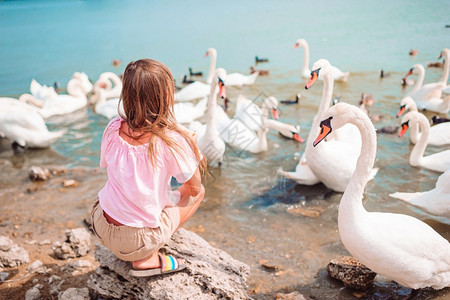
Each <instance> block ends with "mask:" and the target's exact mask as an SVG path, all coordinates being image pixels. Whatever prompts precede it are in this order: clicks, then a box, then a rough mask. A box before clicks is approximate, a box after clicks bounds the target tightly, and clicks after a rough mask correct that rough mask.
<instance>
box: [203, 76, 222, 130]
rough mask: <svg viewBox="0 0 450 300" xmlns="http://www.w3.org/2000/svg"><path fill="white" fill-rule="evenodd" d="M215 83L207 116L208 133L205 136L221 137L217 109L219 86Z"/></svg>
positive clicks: (210, 95)
mask: <svg viewBox="0 0 450 300" xmlns="http://www.w3.org/2000/svg"><path fill="white" fill-rule="evenodd" d="M215 82H216V81H214V82H213V83H212V84H211V90H210V92H209V97H208V113H207V116H206V133H205V135H219V132H218V131H217V127H216V115H217V112H216V109H217V93H218V86H217V83H215Z"/></svg>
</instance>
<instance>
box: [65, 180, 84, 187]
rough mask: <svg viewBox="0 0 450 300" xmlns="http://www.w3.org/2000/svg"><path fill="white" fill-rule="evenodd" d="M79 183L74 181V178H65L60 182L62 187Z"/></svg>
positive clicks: (74, 185)
mask: <svg viewBox="0 0 450 300" xmlns="http://www.w3.org/2000/svg"><path fill="white" fill-rule="evenodd" d="M79 185H80V183H79V182H78V181H76V180H75V179H65V180H63V182H62V186H63V187H77V186H79Z"/></svg>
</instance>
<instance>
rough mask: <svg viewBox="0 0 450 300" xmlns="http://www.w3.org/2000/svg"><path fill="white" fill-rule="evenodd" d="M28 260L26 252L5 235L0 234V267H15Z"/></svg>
mask: <svg viewBox="0 0 450 300" xmlns="http://www.w3.org/2000/svg"><path fill="white" fill-rule="evenodd" d="M29 261H30V258H29V255H28V252H27V251H26V250H25V249H24V248H22V247H19V246H17V245H16V244H14V243H13V241H12V240H10V239H9V238H7V237H6V236H0V267H15V266H18V265H21V264H23V263H28V262H29Z"/></svg>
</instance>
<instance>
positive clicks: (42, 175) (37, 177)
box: [28, 166, 51, 181]
mask: <svg viewBox="0 0 450 300" xmlns="http://www.w3.org/2000/svg"><path fill="white" fill-rule="evenodd" d="M50 176H51V174H50V171H49V170H48V169H43V168H41V167H37V166H32V167H31V168H30V170H29V171H28V178H30V180H31V181H46V180H48V179H49V178H50Z"/></svg>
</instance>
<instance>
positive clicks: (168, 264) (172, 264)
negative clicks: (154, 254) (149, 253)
mask: <svg viewBox="0 0 450 300" xmlns="http://www.w3.org/2000/svg"><path fill="white" fill-rule="evenodd" d="M158 255H159V260H160V261H161V272H163V273H164V272H168V271H173V270H176V269H178V261H177V259H176V258H175V257H173V256H172V255H165V254H160V253H158Z"/></svg>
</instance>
